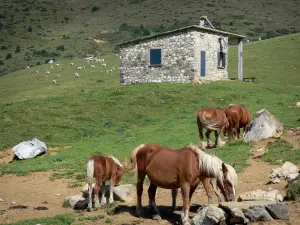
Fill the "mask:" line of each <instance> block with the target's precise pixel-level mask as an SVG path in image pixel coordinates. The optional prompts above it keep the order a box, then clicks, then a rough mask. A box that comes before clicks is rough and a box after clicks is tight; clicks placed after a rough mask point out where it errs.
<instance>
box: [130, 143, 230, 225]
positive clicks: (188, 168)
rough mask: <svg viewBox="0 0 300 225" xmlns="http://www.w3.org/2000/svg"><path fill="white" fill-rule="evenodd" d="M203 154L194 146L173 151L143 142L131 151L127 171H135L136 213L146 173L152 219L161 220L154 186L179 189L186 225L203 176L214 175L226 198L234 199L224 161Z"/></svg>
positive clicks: (139, 204)
mask: <svg viewBox="0 0 300 225" xmlns="http://www.w3.org/2000/svg"><path fill="white" fill-rule="evenodd" d="M219 161H220V160H219V159H218V158H217V157H214V156H211V155H209V154H206V153H204V152H203V151H201V150H200V149H199V148H197V147H195V146H188V147H183V148H181V149H178V150H176V151H175V150H173V149H170V148H167V147H164V146H161V145H159V144H142V145H139V146H138V147H136V148H135V149H134V150H133V151H132V152H131V168H128V169H127V171H129V172H137V185H136V188H137V206H136V214H137V216H138V217H139V216H141V213H142V194H143V182H144V179H145V176H147V177H148V178H149V180H150V186H149V189H148V196H149V204H150V206H151V209H152V210H153V217H152V218H153V219H161V217H160V214H159V211H158V209H157V206H156V203H155V194H156V189H157V187H161V188H165V189H178V188H181V192H182V200H183V213H182V214H181V221H182V224H184V225H189V224H190V222H189V217H188V214H189V208H190V201H191V198H192V195H193V193H194V191H195V190H196V188H197V186H198V184H199V182H200V180H201V179H203V178H202V177H212V178H216V179H217V182H219V183H220V184H221V185H220V187H221V189H222V190H223V191H224V193H225V196H226V198H227V199H235V190H234V184H233V181H232V180H231V178H230V176H229V173H228V169H227V167H226V165H225V164H224V163H222V164H221V168H220V167H219V166H216V165H219Z"/></svg>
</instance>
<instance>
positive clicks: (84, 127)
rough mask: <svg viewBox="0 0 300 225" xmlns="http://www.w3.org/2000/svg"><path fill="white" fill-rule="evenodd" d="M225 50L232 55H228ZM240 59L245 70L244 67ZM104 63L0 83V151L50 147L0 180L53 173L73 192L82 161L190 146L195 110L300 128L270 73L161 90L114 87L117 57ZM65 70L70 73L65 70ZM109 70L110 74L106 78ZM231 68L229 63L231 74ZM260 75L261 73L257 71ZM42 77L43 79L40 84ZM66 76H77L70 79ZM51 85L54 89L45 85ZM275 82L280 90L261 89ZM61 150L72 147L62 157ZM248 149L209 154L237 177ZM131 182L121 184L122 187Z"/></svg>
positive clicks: (288, 95)
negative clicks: (265, 113)
mask: <svg viewBox="0 0 300 225" xmlns="http://www.w3.org/2000/svg"><path fill="white" fill-rule="evenodd" d="M287 38H290V36H287ZM275 43H276V42H275ZM264 44H265V42H259V43H257V45H261V46H264ZM248 47H249V54H250V53H252V52H255V51H254V50H253V48H254V49H257V48H259V47H258V46H256V45H255V44H251V45H250V44H249V46H248ZM231 50H232V52H234V50H235V49H234V47H232V48H231V49H230V51H231ZM296 50H297V49H296ZM253 54H256V53H253ZM295 54H296V53H295ZM245 58H246V59H245V66H246V65H247V63H251V62H252V61H251V60H249V61H248V62H247V57H246V56H245ZM105 61H106V63H107V67H106V68H101V67H100V65H99V64H96V63H93V64H95V65H96V68H90V65H88V64H87V63H86V62H85V61H84V59H73V60H67V59H65V60H60V61H57V62H56V63H59V64H60V66H59V67H54V68H50V65H40V66H36V67H33V68H31V69H30V70H19V71H16V72H14V73H11V74H10V75H7V76H1V77H0V87H1V88H0V98H1V102H0V116H1V120H0V129H1V130H0V134H1V135H0V149H3V150H4V149H7V148H11V147H13V146H14V145H16V144H18V143H19V142H21V141H24V140H31V139H33V138H34V137H37V138H38V139H40V140H42V141H44V142H45V143H46V145H47V146H48V147H52V148H53V147H58V150H55V151H53V152H56V153H57V154H56V155H52V154H47V155H43V156H40V157H37V158H34V159H28V160H20V161H14V162H13V163H10V164H1V165H0V171H1V172H2V174H6V173H16V174H18V175H26V174H27V173H29V172H35V171H47V170H54V171H55V173H54V174H53V177H52V178H60V177H72V178H74V183H71V184H70V186H76V185H80V184H79V183H77V182H83V181H84V173H85V163H86V160H87V158H88V157H90V156H91V155H93V154H112V155H115V156H116V157H117V158H119V159H120V160H121V161H123V160H125V158H127V159H128V157H129V153H130V152H131V151H132V150H133V148H134V147H136V146H137V145H139V144H141V143H160V144H162V145H166V146H169V147H171V148H174V149H178V148H180V147H182V146H185V145H187V144H190V143H193V144H198V143H199V138H198V131H197V125H196V113H197V112H198V111H199V110H200V108H201V107H216V106H220V107H224V106H226V105H227V104H230V103H243V104H245V105H246V106H247V107H248V108H249V110H250V112H251V114H252V115H254V113H255V112H256V111H258V110H260V109H262V108H265V109H267V110H269V111H270V113H272V114H274V115H276V116H277V117H278V118H279V119H280V120H281V121H282V122H283V124H284V126H285V128H290V127H296V126H299V125H300V115H299V108H296V102H297V101H299V97H300V94H299V93H300V87H299V86H297V85H289V84H288V83H289V82H287V80H288V79H287V78H286V77H275V78H274V79H273V78H272V75H273V72H270V71H269V72H268V74H269V76H268V77H267V78H268V80H267V78H265V79H262V81H261V82H259V83H247V82H240V81H223V82H216V83H213V84H206V85H192V84H167V83H165V84H136V85H130V86H124V87H121V86H120V85H119V79H120V78H119V71H118V70H117V68H118V65H119V56H118V55H115V54H111V55H108V56H106V57H105ZM70 62H74V64H75V65H74V66H70ZM90 64H92V63H90ZM77 66H86V70H82V71H77V70H76V67H77ZM113 66H114V67H115V68H116V70H115V71H113V72H112V73H108V72H107V70H110V69H112V68H113ZM234 66H235V65H234V63H230V70H231V71H233V70H234V69H233V67H234ZM247 67H248V70H249V69H250V68H251V67H250V65H249V66H248V65H247ZM261 68H262V69H261V70H262V71H264V67H263V65H261ZM280 68H281V64H274V68H273V69H272V71H276V70H278V69H280ZM289 68H290V67H289ZM36 70H38V71H39V73H38V74H37V73H36V72H35V71H36ZM46 71H50V72H51V74H50V76H49V77H46V76H45V72H46ZM246 71H247V70H246ZM74 72H78V73H79V75H80V77H79V78H78V79H76V78H75V77H74V76H73V74H74ZM286 72H287V73H290V71H289V70H287V71H286ZM245 73H247V72H245ZM58 74H59V76H58ZM259 74H261V72H259V73H258V75H257V76H258V77H259ZM54 79H55V80H56V81H57V83H56V84H53V83H52V80H54ZM278 79H280V80H281V81H282V82H281V84H272V83H268V81H269V80H270V81H274V80H275V81H276V80H278ZM64 146H72V147H71V148H69V149H63V147H64ZM249 148H250V144H245V143H243V142H242V141H235V142H232V143H230V144H229V145H226V146H224V147H222V148H218V149H215V150H213V151H212V153H214V154H216V155H218V156H219V157H220V158H222V159H223V160H224V161H226V162H228V163H233V162H236V163H237V171H238V172H240V171H242V170H243V169H244V168H245V167H246V166H247V162H246V160H247V158H248V156H249V153H248V152H247V151H246V150H247V149H249ZM134 179H135V178H134V177H128V176H127V177H125V180H124V182H133V180H134Z"/></svg>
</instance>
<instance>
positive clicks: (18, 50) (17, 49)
mask: <svg viewBox="0 0 300 225" xmlns="http://www.w3.org/2000/svg"><path fill="white" fill-rule="evenodd" d="M20 51H21V47H20V45H17V47H16V50H15V53H19V52H20Z"/></svg>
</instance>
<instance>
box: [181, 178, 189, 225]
mask: <svg viewBox="0 0 300 225" xmlns="http://www.w3.org/2000/svg"><path fill="white" fill-rule="evenodd" d="M181 193H182V201H183V212H182V214H181V222H182V224H183V225H190V222H189V220H190V219H189V209H190V186H189V185H188V184H184V185H182V186H181Z"/></svg>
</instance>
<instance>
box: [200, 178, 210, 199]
mask: <svg viewBox="0 0 300 225" xmlns="http://www.w3.org/2000/svg"><path fill="white" fill-rule="evenodd" d="M202 184H203V187H204V189H205V192H206V195H207V198H208V204H211V203H212V190H211V185H210V178H204V180H203V181H202Z"/></svg>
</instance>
